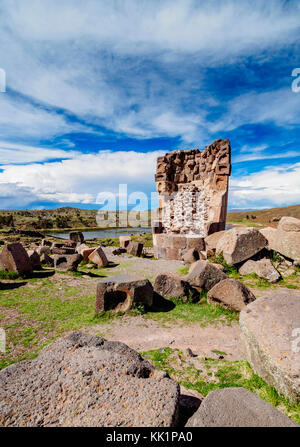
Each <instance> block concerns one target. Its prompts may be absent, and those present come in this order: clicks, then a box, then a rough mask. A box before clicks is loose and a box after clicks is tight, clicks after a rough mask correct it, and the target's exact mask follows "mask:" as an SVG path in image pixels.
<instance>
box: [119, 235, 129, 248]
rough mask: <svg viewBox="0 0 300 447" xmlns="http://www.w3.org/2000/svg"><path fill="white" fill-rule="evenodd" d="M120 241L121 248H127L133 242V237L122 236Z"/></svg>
mask: <svg viewBox="0 0 300 447" xmlns="http://www.w3.org/2000/svg"><path fill="white" fill-rule="evenodd" d="M119 240H120V247H121V248H126V247H127V246H128V244H129V242H130V241H131V237H130V236H120V237H119Z"/></svg>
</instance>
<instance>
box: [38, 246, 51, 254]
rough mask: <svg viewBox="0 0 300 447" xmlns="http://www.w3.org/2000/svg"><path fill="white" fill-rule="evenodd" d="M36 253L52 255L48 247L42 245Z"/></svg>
mask: <svg viewBox="0 0 300 447" xmlns="http://www.w3.org/2000/svg"><path fill="white" fill-rule="evenodd" d="M36 251H37V252H38V254H39V255H42V254H44V253H45V254H47V255H50V253H51V249H50V247H49V246H48V245H42V246H41V247H38V248H37V250H36Z"/></svg>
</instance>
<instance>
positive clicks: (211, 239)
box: [205, 230, 226, 252]
mask: <svg viewBox="0 0 300 447" xmlns="http://www.w3.org/2000/svg"><path fill="white" fill-rule="evenodd" d="M225 233H226V230H223V231H217V232H216V233H212V234H210V235H209V236H207V237H206V238H205V247H206V250H207V251H208V250H210V251H212V252H215V251H216V248H217V245H218V242H219V240H220V239H221V238H222V237H223V236H224V234H225Z"/></svg>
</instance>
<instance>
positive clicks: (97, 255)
mask: <svg viewBox="0 0 300 447" xmlns="http://www.w3.org/2000/svg"><path fill="white" fill-rule="evenodd" d="M88 259H89V260H90V261H92V262H93V263H94V264H97V265H98V266H99V267H106V266H107V265H108V259H107V257H106V255H105V253H104V251H103V250H102V248H101V247H97V248H96V249H95V250H94V251H93V252H92V253H91V254H90V255H89V256H88Z"/></svg>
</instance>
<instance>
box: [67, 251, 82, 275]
mask: <svg viewBox="0 0 300 447" xmlns="http://www.w3.org/2000/svg"><path fill="white" fill-rule="evenodd" d="M82 260H83V256H82V255H79V254H75V255H70V256H68V257H67V270H68V271H69V272H76V271H77V267H78V266H79V264H80V263H81V261H82Z"/></svg>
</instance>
